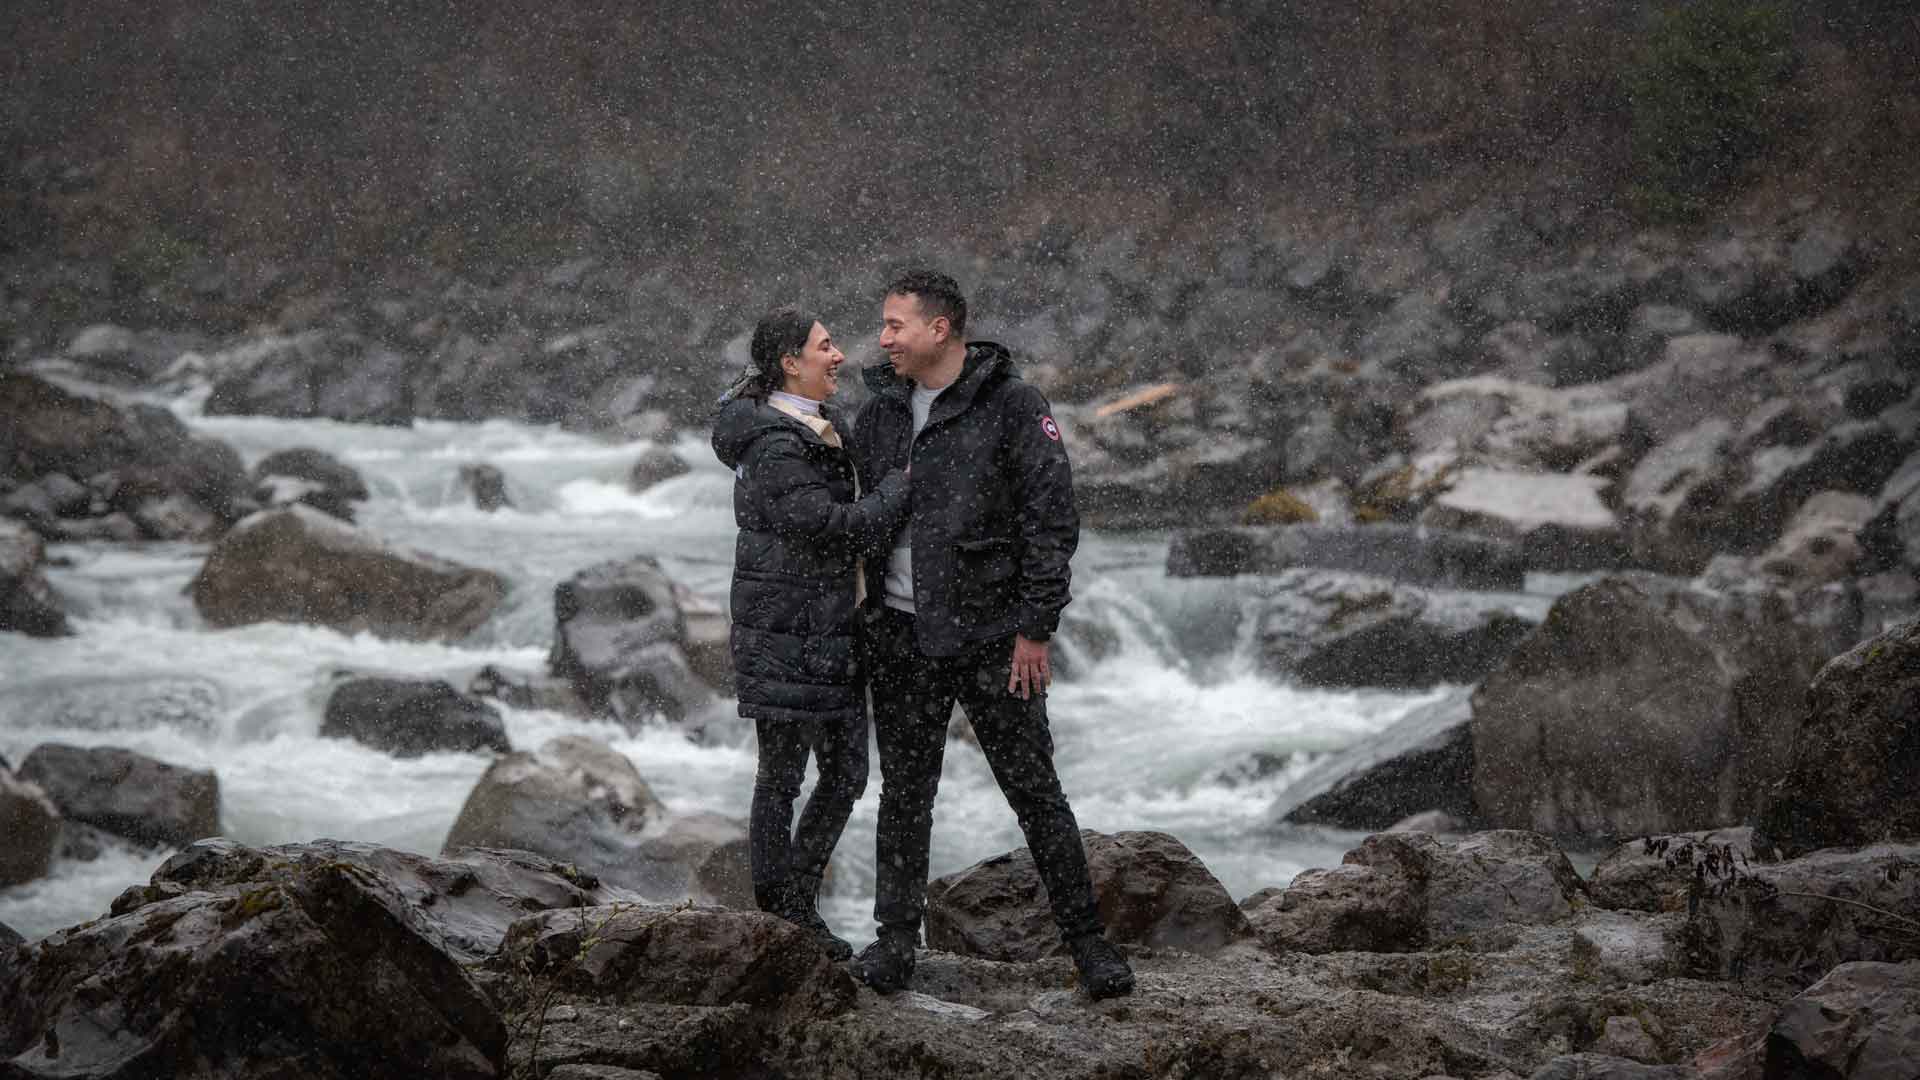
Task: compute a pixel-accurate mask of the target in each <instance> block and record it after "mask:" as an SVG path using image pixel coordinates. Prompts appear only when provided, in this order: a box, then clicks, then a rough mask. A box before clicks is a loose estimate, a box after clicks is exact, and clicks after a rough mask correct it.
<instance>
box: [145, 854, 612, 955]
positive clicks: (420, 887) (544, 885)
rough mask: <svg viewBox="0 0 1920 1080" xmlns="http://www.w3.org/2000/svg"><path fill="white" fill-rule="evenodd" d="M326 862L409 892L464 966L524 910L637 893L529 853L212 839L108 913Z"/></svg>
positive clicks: (224, 890)
mask: <svg viewBox="0 0 1920 1080" xmlns="http://www.w3.org/2000/svg"><path fill="white" fill-rule="evenodd" d="M333 864H350V865H352V866H354V867H358V868H361V869H364V870H367V871H369V872H372V873H376V874H378V875H379V876H380V877H382V878H384V879H386V880H388V881H390V882H391V883H392V884H393V885H394V886H395V887H397V888H398V890H399V892H400V893H401V895H403V896H405V897H406V898H407V899H408V901H409V903H410V905H411V907H412V918H413V920H414V921H416V922H420V923H423V924H424V925H425V926H426V927H427V928H428V930H429V931H430V932H431V936H432V939H433V941H434V942H435V944H436V945H437V947H439V948H441V949H442V950H443V951H445V952H447V953H448V954H449V955H451V956H452V957H453V958H454V959H456V960H459V961H461V962H462V963H472V962H475V961H479V960H485V959H487V958H489V957H492V956H494V955H495V954H496V953H498V952H499V950H500V945H501V942H503V941H504V940H505V939H506V936H507V930H508V929H509V928H510V927H511V926H512V925H513V924H514V922H516V921H517V920H519V919H522V918H525V917H526V915H527V914H528V913H529V912H534V911H546V910H554V909H577V908H582V907H592V906H594V905H596V904H609V903H614V902H617V901H625V902H634V901H637V900H638V897H636V896H635V895H634V894H633V893H631V892H628V891H626V890H624V889H620V888H617V887H615V886H610V885H606V884H603V883H601V882H600V881H599V879H597V878H595V877H594V876H593V875H591V874H588V873H585V872H583V871H582V870H580V869H579V868H578V867H576V866H571V865H568V864H565V863H558V862H555V861H553V860H552V859H548V858H545V857H543V856H541V855H538V854H535V853H534V852H530V851H515V850H492V849H485V848H468V849H465V850H462V851H459V852H457V853H454V854H451V855H444V856H441V857H439V858H433V857H430V856H426V855H419V854H415V853H413V852H408V851H398V850H395V849H393V848H386V847H381V846H379V845H377V844H367V843H361V842H358V841H350V840H315V841H312V842H309V843H303V844H279V845H275V846H272V847H263V848H254V847H248V846H246V845H244V844H239V843H236V842H234V841H232V840H229V839H227V838H225V837H211V838H208V839H205V840H200V841H197V842H195V843H193V844H190V845H188V846H187V847H186V848H184V849H183V850H181V851H180V852H178V853H176V854H175V855H174V856H173V857H171V858H169V859H168V860H167V861H166V862H164V863H162V864H161V865H160V868H159V869H157V870H155V871H154V873H153V878H152V880H151V881H150V882H149V883H148V884H146V885H137V886H134V887H132V888H130V889H128V890H126V891H125V892H124V893H122V894H121V895H120V897H119V898H118V899H116V900H115V901H114V903H113V914H115V915H124V914H127V913H128V912H131V911H135V910H138V909H139V908H141V907H143V906H145V905H147V904H151V903H155V902H157V901H160V900H166V899H171V898H174V897H178V896H181V895H185V894H188V893H196V892H212V893H218V894H233V893H236V892H245V891H247V890H249V889H250V888H252V887H253V886H255V885H257V884H258V883H260V882H262V881H265V880H271V879H273V878H274V877H275V876H276V875H279V874H282V873H284V872H286V871H287V870H290V869H315V868H320V867H325V866H328V865H333Z"/></svg>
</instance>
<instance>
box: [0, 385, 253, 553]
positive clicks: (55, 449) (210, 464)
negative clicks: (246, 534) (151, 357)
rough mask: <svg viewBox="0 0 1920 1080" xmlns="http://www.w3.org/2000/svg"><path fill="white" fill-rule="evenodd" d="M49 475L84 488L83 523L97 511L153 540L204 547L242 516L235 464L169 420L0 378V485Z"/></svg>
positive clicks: (164, 414) (142, 409) (158, 411)
mask: <svg viewBox="0 0 1920 1080" xmlns="http://www.w3.org/2000/svg"><path fill="white" fill-rule="evenodd" d="M56 473H57V474H59V475H61V476H65V477H78V478H84V480H85V481H86V484H87V486H88V487H89V488H90V489H92V492H93V496H94V497H93V498H89V500H88V504H87V507H86V513H88V514H92V513H93V512H94V509H95V508H94V504H95V503H96V502H97V503H98V511H99V512H100V513H101V514H107V513H113V512H118V513H122V514H126V515H128V516H129V517H131V518H132V519H133V520H135V521H136V522H138V523H140V525H141V527H142V529H143V530H144V532H143V535H145V536H148V537H151V538H154V539H193V540H199V539H211V537H212V535H213V534H214V533H216V532H218V531H220V530H222V529H224V528H225V527H226V525H227V523H228V522H229V521H232V520H234V519H235V518H237V517H238V516H239V515H240V514H241V513H243V512H244V511H245V510H246V509H248V508H249V504H248V502H247V499H248V487H249V485H248V482H247V477H246V471H245V469H244V467H243V466H242V465H241V461H240V455H239V454H237V453H235V452H234V450H233V448H232V447H230V446H228V445H226V444H225V443H222V442H218V441H216V440H213V439H207V438H201V437H198V436H195V435H194V434H193V433H192V432H191V431H189V430H188V429H187V426H186V425H185V424H183V423H181V422H180V419H179V418H178V417H176V416H174V414H173V413H172V412H170V411H168V410H166V409H163V408H161V407H159V406H157V405H145V404H136V405H131V406H125V407H123V406H120V405H117V404H114V403H113V402H111V401H108V400H106V399H104V398H100V397H93V396H89V395H86V394H81V393H76V392H73V391H70V390H66V389H64V388H62V387H60V386H57V385H55V384H54V383H51V382H48V381H46V380H44V379H40V378H37V377H35V376H32V375H26V374H21V373H19V372H5V373H0V477H5V478H9V479H13V480H15V481H31V480H35V479H38V478H42V477H46V476H48V475H49V474H56ZM47 505H48V507H49V508H50V509H52V508H53V500H52V497H51V496H49V497H48V503H47ZM76 509H78V508H77V507H76ZM170 529H172V530H176V531H168V530H170ZM179 529H187V530H192V531H186V532H181V531H177V530H179Z"/></svg>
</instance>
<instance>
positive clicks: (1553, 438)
mask: <svg viewBox="0 0 1920 1080" xmlns="http://www.w3.org/2000/svg"><path fill="white" fill-rule="evenodd" d="M1397 427H1398V429H1399V432H1400V434H1401V436H1402V438H1403V440H1404V445H1406V446H1407V448H1408V452H1409V453H1410V454H1411V455H1412V457H1413V458H1414V460H1415V461H1416V462H1417V463H1421V464H1420V467H1421V468H1422V469H1423V470H1424V471H1427V472H1431V473H1438V472H1441V471H1446V470H1449V469H1456V468H1461V467H1466V466H1474V465H1481V466H1486V467H1490V468H1500V469H1511V470H1517V471H1520V472H1542V473H1555V472H1566V471H1569V470H1571V469H1573V468H1574V467H1575V466H1577V465H1578V464H1579V463H1581V462H1583V461H1586V460H1588V459H1589V458H1592V457H1594V456H1595V455H1596V454H1599V453H1601V452H1602V451H1605V450H1607V449H1608V448H1610V447H1618V448H1621V449H1623V450H1625V451H1626V452H1627V453H1628V454H1630V455H1631V456H1633V457H1638V456H1639V454H1640V453H1641V452H1642V451H1644V449H1645V437H1644V435H1643V433H1642V432H1641V431H1640V429H1639V426H1638V425H1637V424H1636V422H1635V420H1634V417H1633V414H1632V410H1630V409H1629V408H1628V406H1627V405H1626V403H1625V402H1623V401H1621V400H1619V399H1618V398H1617V397H1615V396H1614V395H1612V394H1611V393H1610V392H1608V391H1607V390H1605V389H1604V388H1600V387H1581V388H1578V389H1573V390H1551V389H1547V388H1545V387H1541V386H1534V385H1532V384H1530V383H1525V382H1517V381H1515V380H1512V379H1504V378H1499V377H1496V376H1490V375H1482V376H1478V377H1475V378H1468V379H1453V380H1449V381H1447V382H1443V383H1436V384H1435V385H1433V386H1429V387H1427V388H1426V389H1424V390H1422V391H1420V393H1419V395H1418V396H1417V397H1415V398H1414V399H1413V401H1412V402H1411V403H1409V404H1408V405H1407V406H1406V408H1405V409H1404V410H1403V411H1402V414H1401V416H1400V417H1399V420H1398V423H1397ZM1429 459H1431V460H1432V461H1433V462H1434V463H1431V464H1429V463H1427V462H1428V461H1429Z"/></svg>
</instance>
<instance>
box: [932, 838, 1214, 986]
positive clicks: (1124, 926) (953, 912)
mask: <svg viewBox="0 0 1920 1080" xmlns="http://www.w3.org/2000/svg"><path fill="white" fill-rule="evenodd" d="M1081 838H1082V841H1083V842H1084V843H1085V845H1086V850H1087V870H1088V873H1089V874H1090V875H1091V876H1092V878H1093V890H1094V896H1095V898H1096V900H1097V902H1098V903H1099V906H1100V918H1101V921H1102V922H1103V923H1104V924H1105V926H1106V932H1107V938H1108V940H1110V941H1114V942H1119V943H1126V944H1138V945H1145V946H1150V947H1155V948H1174V949H1185V950H1187V951H1189V952H1195V953H1200V954H1202V955H1205V954H1209V953H1213V952H1217V951H1218V950H1220V949H1221V948H1223V947H1225V946H1226V945H1228V944H1230V943H1232V942H1233V941H1235V940H1237V939H1239V938H1242V937H1245V936H1246V935H1247V934H1248V926H1247V920H1246V916H1245V915H1244V914H1242V913H1241V911H1240V908H1239V907H1238V906H1237V905H1235V904H1234V902H1233V898H1232V897H1231V896H1229V895H1228V894H1227V891H1226V889H1225V888H1224V887H1223V886H1221V884H1220V882H1219V880H1218V879H1216V878H1215V877H1214V876H1213V874H1212V873H1210V872H1209V871H1208V870H1207V868H1206V867H1205V866H1204V865H1203V864H1202V863H1201V862H1200V860H1199V859H1197V858H1195V857H1194V855H1193V853H1192V852H1191V851H1188V850H1187V848H1186V847H1185V845H1183V844H1181V843H1180V841H1178V840H1176V839H1174V838H1173V837H1171V836H1168V835H1167V834H1165V833H1155V832H1123V833H1115V834H1112V835H1106V834H1103V833H1097V832H1092V831H1090V830H1083V831H1082V832H1081ZM926 931H927V947H928V948H931V949H942V950H945V951H948V952H955V953H960V954H962V955H965V956H981V957H986V958H987V959H991V960H1005V961H1025V960H1038V959H1041V958H1043V957H1048V956H1060V955H1064V954H1065V952H1066V946H1065V945H1064V943H1062V942H1061V940H1060V931H1059V928H1058V927H1057V926H1055V924H1054V922H1053V917H1052V914H1051V912H1050V910H1049V909H1048V907H1047V903H1046V888H1045V886H1043V885H1042V884H1041V882H1040V872H1039V870H1038V868H1036V867H1035V865H1034V862H1033V854H1032V852H1030V851H1029V850H1028V849H1026V848H1019V849H1016V850H1014V851H1010V852H1007V853H1006V854H1003V855H997V856H995V857H993V858H991V859H987V860H984V861H982V862H979V863H976V864H974V865H973V866H971V867H968V868H967V869H965V870H962V871H959V872H958V873H954V874H949V875H947V876H945V877H942V878H939V879H936V880H935V881H933V882H930V883H929V884H928V886H927V922H926Z"/></svg>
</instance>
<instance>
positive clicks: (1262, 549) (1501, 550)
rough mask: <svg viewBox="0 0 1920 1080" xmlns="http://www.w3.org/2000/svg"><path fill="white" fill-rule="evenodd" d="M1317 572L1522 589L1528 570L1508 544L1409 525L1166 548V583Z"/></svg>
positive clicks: (1210, 533) (1274, 530) (1228, 537)
mask: <svg viewBox="0 0 1920 1080" xmlns="http://www.w3.org/2000/svg"><path fill="white" fill-rule="evenodd" d="M1296 567H1320V568H1323V569H1327V570H1350V571H1353V572H1355V573H1359V574H1370V575H1374V576H1377V577H1382V578H1387V579H1390V580H1392V581H1395V582H1398V583H1401V584H1406V585H1425V586H1432V587H1434V588H1446V589H1496V590H1515V591H1517V590H1519V589H1522V588H1525V587H1526V579H1527V566H1526V563H1525V561H1524V560H1523V559H1522V558H1521V556H1520V553H1519V551H1518V550H1517V549H1516V548H1515V546H1514V545H1513V544H1511V543H1509V542H1505V541H1501V540H1496V539H1492V538H1489V537H1484V536H1474V535H1471V534H1468V533H1457V532H1450V531H1447V530H1444V529H1427V528H1420V527H1416V526H1411V525H1364V526H1333V525H1289V526H1281V527H1271V528H1235V529H1199V530H1190V531H1185V532H1181V533H1178V534H1176V535H1175V536H1174V538H1173V542H1172V544H1171V545H1170V546H1169V547H1168V549H1167V576H1168V577H1229V576H1232V575H1235V574H1278V573H1281V572H1282V571H1285V570H1289V569H1293V568H1296Z"/></svg>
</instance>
